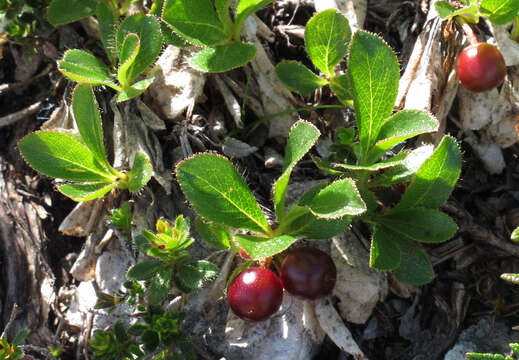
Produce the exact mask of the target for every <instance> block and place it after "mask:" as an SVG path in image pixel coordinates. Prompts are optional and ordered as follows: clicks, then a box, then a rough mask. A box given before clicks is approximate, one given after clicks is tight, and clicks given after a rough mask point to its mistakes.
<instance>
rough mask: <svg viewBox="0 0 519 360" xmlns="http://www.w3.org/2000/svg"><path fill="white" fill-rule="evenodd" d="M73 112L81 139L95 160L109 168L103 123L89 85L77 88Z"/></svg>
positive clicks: (73, 100)
mask: <svg viewBox="0 0 519 360" xmlns="http://www.w3.org/2000/svg"><path fill="white" fill-rule="evenodd" d="M72 110H73V112H74V119H75V120H76V124H77V127H78V129H79V133H80V134H81V138H82V139H83V141H84V142H85V145H86V146H87V147H88V148H89V149H90V151H91V152H92V154H94V156H95V158H96V159H97V160H98V161H99V162H100V163H101V164H104V165H105V166H108V159H107V158H106V152H105V145H104V139H103V123H102V120H101V114H100V113H99V107H98V105H97V101H96V98H95V95H94V91H93V89H92V87H91V86H90V85H89V84H80V85H78V86H76V88H75V90H74V95H73V96H72Z"/></svg>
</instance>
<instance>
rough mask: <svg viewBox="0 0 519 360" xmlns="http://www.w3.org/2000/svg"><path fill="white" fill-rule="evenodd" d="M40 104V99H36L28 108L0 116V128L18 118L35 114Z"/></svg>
mask: <svg viewBox="0 0 519 360" xmlns="http://www.w3.org/2000/svg"><path fill="white" fill-rule="evenodd" d="M40 104H41V101H38V102H37V103H34V104H32V105H31V106H29V107H28V108H25V109H23V110H20V111H17V112H15V113H12V114H9V115H6V116H4V117H0V128H3V127H4V126H7V125H11V124H13V123H15V122H17V121H19V120H22V119H24V118H26V117H27V116H31V115H33V114H35V113H36V112H37V111H38V109H39V107H40Z"/></svg>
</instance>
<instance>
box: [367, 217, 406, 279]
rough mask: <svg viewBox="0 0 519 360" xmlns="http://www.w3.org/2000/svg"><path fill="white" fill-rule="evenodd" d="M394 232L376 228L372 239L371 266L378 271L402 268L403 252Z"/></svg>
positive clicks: (381, 227) (382, 227) (380, 227)
mask: <svg viewBox="0 0 519 360" xmlns="http://www.w3.org/2000/svg"><path fill="white" fill-rule="evenodd" d="M396 236H398V235H396V234H395V233H394V232H393V231H391V230H389V229H387V228H385V227H384V226H378V225H377V226H375V228H374V229H373V237H372V239H371V249H370V257H369V266H371V267H372V268H375V269H377V270H383V271H384V270H394V269H396V268H398V266H400V257H401V252H400V248H399V247H398V245H397V243H396V241H395V237H396Z"/></svg>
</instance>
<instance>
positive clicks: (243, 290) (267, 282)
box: [227, 267, 283, 321]
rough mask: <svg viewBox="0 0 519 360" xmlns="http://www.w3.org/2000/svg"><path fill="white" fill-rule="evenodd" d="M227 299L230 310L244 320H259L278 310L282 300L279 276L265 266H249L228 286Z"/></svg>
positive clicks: (281, 286)
mask: <svg viewBox="0 0 519 360" xmlns="http://www.w3.org/2000/svg"><path fill="white" fill-rule="evenodd" d="M227 300H228V301H229V305H230V307H231V309H232V311H233V312H234V313H235V314H236V315H237V316H239V317H240V318H242V319H244V320H250V321H261V320H265V319H267V318H268V317H269V316H271V315H272V314H274V313H275V312H276V311H278V309H279V307H280V306H281V302H282V301H283V285H282V284H281V280H280V279H279V277H278V276H277V275H276V274H274V273H273V272H272V271H270V270H268V269H265V268H259V267H255V268H249V269H247V270H245V271H244V272H242V273H241V274H240V275H238V276H237V277H236V278H235V279H234V280H233V281H232V283H231V286H229V291H228V292H227Z"/></svg>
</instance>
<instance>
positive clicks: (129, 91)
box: [117, 78, 154, 102]
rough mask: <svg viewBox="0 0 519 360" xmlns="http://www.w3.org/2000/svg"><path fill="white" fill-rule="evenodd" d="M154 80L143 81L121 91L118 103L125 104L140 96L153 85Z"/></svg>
mask: <svg viewBox="0 0 519 360" xmlns="http://www.w3.org/2000/svg"><path fill="white" fill-rule="evenodd" d="M153 80H154V78H148V79H143V80H140V81H137V82H136V83H134V84H132V85H131V86H128V87H127V88H126V89H122V90H120V91H119V94H118V95H117V102H123V101H127V100H130V99H133V98H134V97H137V96H139V95H140V94H142V93H143V92H145V91H146V89H147V88H148V87H149V86H150V85H151V83H152V82H153Z"/></svg>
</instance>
